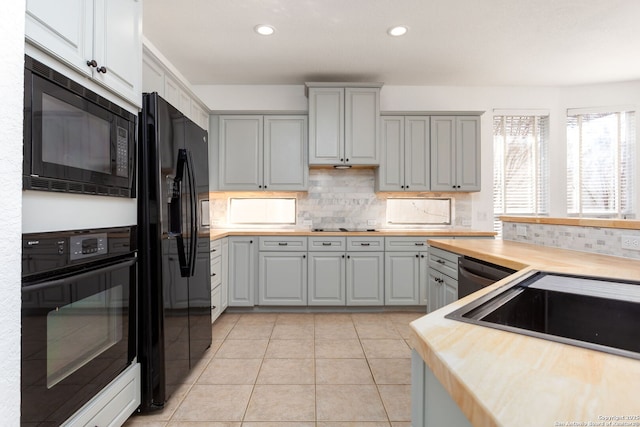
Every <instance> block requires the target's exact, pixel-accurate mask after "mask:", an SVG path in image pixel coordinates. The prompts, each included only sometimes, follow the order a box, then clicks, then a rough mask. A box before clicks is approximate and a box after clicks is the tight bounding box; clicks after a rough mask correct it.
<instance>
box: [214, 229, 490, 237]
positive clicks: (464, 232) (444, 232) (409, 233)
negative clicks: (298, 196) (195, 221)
mask: <svg viewBox="0 0 640 427" xmlns="http://www.w3.org/2000/svg"><path fill="white" fill-rule="evenodd" d="M495 235H496V233H495V232H493V231H478V230H471V229H468V228H434V229H431V230H377V231H311V230H286V229H283V230H268V229H267V230H265V229H259V230H211V239H220V238H223V237H227V236H313V237H321V236H375V237H392V236H404V237H414V236H417V237H420V236H424V237H437V236H442V237H455V236H465V237H469V236H471V237H494V236H495Z"/></svg>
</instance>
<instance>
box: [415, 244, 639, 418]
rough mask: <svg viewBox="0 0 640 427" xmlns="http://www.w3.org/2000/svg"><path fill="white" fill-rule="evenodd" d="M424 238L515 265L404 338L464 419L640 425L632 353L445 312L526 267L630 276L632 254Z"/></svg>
mask: <svg viewBox="0 0 640 427" xmlns="http://www.w3.org/2000/svg"><path fill="white" fill-rule="evenodd" d="M428 243H429V245H430V246H435V247H438V248H441V249H444V250H448V251H452V252H456V253H458V254H463V255H469V256H472V257H475V258H479V259H483V260H486V261H489V262H492V263H495V264H500V265H503V266H506V267H510V268H513V269H517V270H520V271H519V272H517V273H515V274H514V275H512V276H510V277H508V278H506V279H504V280H502V281H500V282H497V283H495V284H494V285H492V286H489V287H487V288H485V289H483V290H481V291H478V292H476V293H475V294H472V295H469V296H467V297H465V298H463V299H461V300H458V301H456V302H454V303H452V304H449V305H448V306H446V307H443V308H442V309H440V310H437V311H434V312H432V313H430V314H428V315H426V316H423V317H422V318H420V319H417V320H415V321H414V322H412V323H411V327H412V329H413V332H414V337H413V339H412V346H413V347H414V349H415V350H416V351H417V352H418V353H419V354H420V355H421V357H422V359H423V360H424V361H425V363H426V364H427V366H428V367H429V368H430V369H431V371H432V372H433V373H434V375H435V376H436V378H438V380H439V381H440V382H441V383H442V385H443V386H444V388H445V389H446V390H447V392H448V393H449V394H450V395H451V396H452V398H453V400H454V401H455V402H456V403H457V405H458V406H459V407H460V409H461V410H462V412H463V413H464V414H465V415H466V417H467V418H468V419H469V420H470V421H471V424H472V425H474V426H476V427H485V426H506V427H510V426H518V427H524V426H532V427H533V426H535V427H546V426H548V427H556V426H574V425H575V426H578V425H580V426H606V425H610V426H616V425H620V426H622V425H624V426H640V360H636V359H631V358H627V357H622V356H616V355H612V354H609V353H604V352H600V351H595V350H588V349H585V348H581V347H575V346H571V345H566V344H561V343H557V342H553V341H547V340H543V339H538V338H533V337H529V336H525V335H521V334H516V333H510V332H505V331H500V330H497V329H492V328H488V327H483V326H477V325H472V324H467V323H463V322H459V321H456V320H450V319H445V318H444V316H445V315H446V314H449V313H450V312H452V311H454V310H456V309H458V308H460V307H462V306H463V305H465V304H467V303H469V302H471V301H473V300H474V299H476V298H478V297H480V296H481V295H484V294H486V293H488V292H490V291H492V290H493V289H496V288H497V287H500V286H502V285H504V284H506V283H508V282H509V281H511V280H513V279H515V278H517V277H520V276H522V275H524V274H526V273H527V272H528V271H531V270H548V271H555V272H563V273H575V274H584V275H596V276H606V277H616V278H623V279H625V278H626V279H633V280H637V279H639V278H640V261H635V260H631V259H626V258H617V257H610V256H604V255H596V254H588V253H583V252H576V251H569V250H562V249H556V248H549V247H542V246H536V245H530V244H524V243H516V242H509V241H503V240H473V239H469V240H462V239H460V240H453V239H448V240H429V242H428ZM612 315H614V313H612ZM638 336H639V339H640V331H639V335H638ZM608 423H609V424H608Z"/></svg>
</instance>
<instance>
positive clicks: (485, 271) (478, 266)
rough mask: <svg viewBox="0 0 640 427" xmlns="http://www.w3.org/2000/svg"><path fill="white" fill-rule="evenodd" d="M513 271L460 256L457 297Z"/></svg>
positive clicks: (464, 295)
mask: <svg viewBox="0 0 640 427" xmlns="http://www.w3.org/2000/svg"><path fill="white" fill-rule="evenodd" d="M515 272H516V271H515V270H512V269H510V268H507V267H502V266H500V265H496V264H491V263H489V262H486V261H482V260H479V259H476V258H471V257H468V256H461V257H460V258H459V259H458V299H460V298H462V297H466V296H467V295H470V294H472V293H474V292H476V291H479V290H480V289H482V288H484V287H487V286H489V285H492V284H493V283H495V282H497V281H499V280H502V279H504V278H505V277H507V276H510V275H511V274H513V273H515Z"/></svg>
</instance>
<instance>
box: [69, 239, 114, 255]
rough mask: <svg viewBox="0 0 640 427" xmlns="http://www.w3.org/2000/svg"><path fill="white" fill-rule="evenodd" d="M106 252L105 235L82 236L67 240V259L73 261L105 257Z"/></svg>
mask: <svg viewBox="0 0 640 427" xmlns="http://www.w3.org/2000/svg"><path fill="white" fill-rule="evenodd" d="M107 251H108V245H107V234H106V233H96V234H83V235H80V236H71V237H70V238H69V259H70V260H71V261H75V260H77V259H84V258H89V257H93V256H99V255H105V254H107Z"/></svg>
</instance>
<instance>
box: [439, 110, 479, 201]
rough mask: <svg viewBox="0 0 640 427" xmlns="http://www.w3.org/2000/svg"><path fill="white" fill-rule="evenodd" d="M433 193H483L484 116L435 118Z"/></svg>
mask: <svg viewBox="0 0 640 427" xmlns="http://www.w3.org/2000/svg"><path fill="white" fill-rule="evenodd" d="M431 190H432V191H480V117H477V116H437V117H431Z"/></svg>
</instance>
